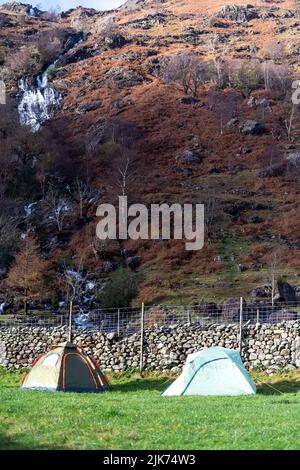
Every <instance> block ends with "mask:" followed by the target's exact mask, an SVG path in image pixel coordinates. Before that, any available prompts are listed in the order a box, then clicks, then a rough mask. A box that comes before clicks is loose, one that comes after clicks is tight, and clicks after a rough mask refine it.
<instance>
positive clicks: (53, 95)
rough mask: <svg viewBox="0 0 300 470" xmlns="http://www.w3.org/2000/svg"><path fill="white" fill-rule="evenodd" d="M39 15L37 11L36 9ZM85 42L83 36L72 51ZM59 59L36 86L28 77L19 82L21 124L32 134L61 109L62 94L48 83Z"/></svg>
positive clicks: (39, 77)
mask: <svg viewBox="0 0 300 470" xmlns="http://www.w3.org/2000/svg"><path fill="white" fill-rule="evenodd" d="M34 10H35V13H36V14H37V11H39V10H37V9H34ZM82 41H83V38H82V35H81V37H79V38H78V40H77V41H76V42H75V43H73V45H72V47H71V49H73V48H74V47H75V46H76V45H77V44H79V43H81V42H82ZM62 56H63V54H60V55H59V57H58V58H57V59H56V60H55V61H54V62H53V64H51V65H49V67H47V69H46V70H45V72H44V73H42V74H40V75H38V76H37V77H36V80H35V84H34V85H33V86H30V85H29V83H28V77H22V78H21V79H20V80H19V90H20V103H19V105H18V112H19V117H20V123H21V124H23V125H25V126H29V127H30V128H31V130H32V132H37V131H38V130H39V129H40V128H41V125H42V124H43V123H44V122H45V121H48V120H49V119H51V118H52V117H53V115H54V112H55V111H56V110H57V109H58V108H59V107H60V105H61V102H62V96H61V94H60V93H59V92H58V91H57V90H55V88H53V87H52V86H50V85H49V83H48V72H50V71H51V69H53V67H55V65H56V64H57V63H58V62H59V59H60V58H61V57H62Z"/></svg>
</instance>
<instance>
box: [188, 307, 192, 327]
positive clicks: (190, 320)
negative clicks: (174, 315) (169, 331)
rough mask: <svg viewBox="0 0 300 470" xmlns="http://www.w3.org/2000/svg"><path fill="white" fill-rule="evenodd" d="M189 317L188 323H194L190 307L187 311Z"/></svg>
mask: <svg viewBox="0 0 300 470" xmlns="http://www.w3.org/2000/svg"><path fill="white" fill-rule="evenodd" d="M187 317H188V324H189V325H190V324H191V323H192V315H191V311H190V309H188V311H187Z"/></svg>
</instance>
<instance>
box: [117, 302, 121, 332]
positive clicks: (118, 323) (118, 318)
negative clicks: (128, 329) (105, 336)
mask: <svg viewBox="0 0 300 470" xmlns="http://www.w3.org/2000/svg"><path fill="white" fill-rule="evenodd" d="M117 315H118V317H117V335H118V338H119V337H120V309H119V308H118V313H117Z"/></svg>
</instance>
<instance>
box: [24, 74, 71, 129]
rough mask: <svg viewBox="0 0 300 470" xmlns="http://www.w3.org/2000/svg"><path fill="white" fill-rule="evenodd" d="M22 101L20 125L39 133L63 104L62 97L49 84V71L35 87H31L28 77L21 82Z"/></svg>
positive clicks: (37, 81)
mask: <svg viewBox="0 0 300 470" xmlns="http://www.w3.org/2000/svg"><path fill="white" fill-rule="evenodd" d="M19 90H20V91H21V93H22V95H21V101H20V103H19V105H18V112H19V116H20V123H21V124H24V125H26V126H29V127H30V128H31V130H32V132H37V131H38V130H39V129H40V127H41V125H42V124H43V123H44V122H45V121H47V120H48V119H51V117H52V116H53V114H54V111H55V110H56V109H58V107H59V106H60V104H61V101H62V96H61V94H60V93H59V92H58V91H57V90H55V88H53V87H51V86H49V84H48V69H47V70H46V71H45V72H44V73H43V74H42V75H38V76H37V78H36V83H35V86H33V87H30V85H29V83H28V78H27V77H22V78H21V80H20V81H19Z"/></svg>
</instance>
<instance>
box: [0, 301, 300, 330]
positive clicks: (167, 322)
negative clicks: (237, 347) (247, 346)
mask: <svg viewBox="0 0 300 470" xmlns="http://www.w3.org/2000/svg"><path fill="white" fill-rule="evenodd" d="M0 319H1V321H0V327H1V326H5V327H8V326H9V327H25V326H32V327H34V326H36V327H66V326H68V325H69V320H70V319H69V313H68V312H67V311H59V312H40V313H39V314H37V313H36V312H35V313H34V314H32V315H26V316H25V315H21V314H19V315H8V316H2V317H0ZM297 319H300V303H295V302H294V303H288V302H285V303H283V302H281V303H276V304H274V305H272V304H271V303H268V302H257V303H254V302H251V303H250V302H247V301H245V300H243V299H235V300H227V301H224V302H223V303H222V304H219V305H217V304H214V303H205V302H202V303H199V304H193V305H157V306H141V307H130V308H116V309H94V310H88V311H86V310H83V309H76V308H75V309H74V312H73V315H72V326H73V328H76V327H77V328H83V329H87V330H97V331H99V332H103V333H116V334H117V335H118V336H129V335H131V334H134V333H136V332H139V331H141V328H147V327H151V326H154V325H158V326H165V327H170V328H171V327H175V326H178V325H197V326H202V327H209V326H210V325H216V324H240V326H243V325H244V324H245V323H247V322H248V323H271V324H272V323H279V322H282V321H291V320H297Z"/></svg>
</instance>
